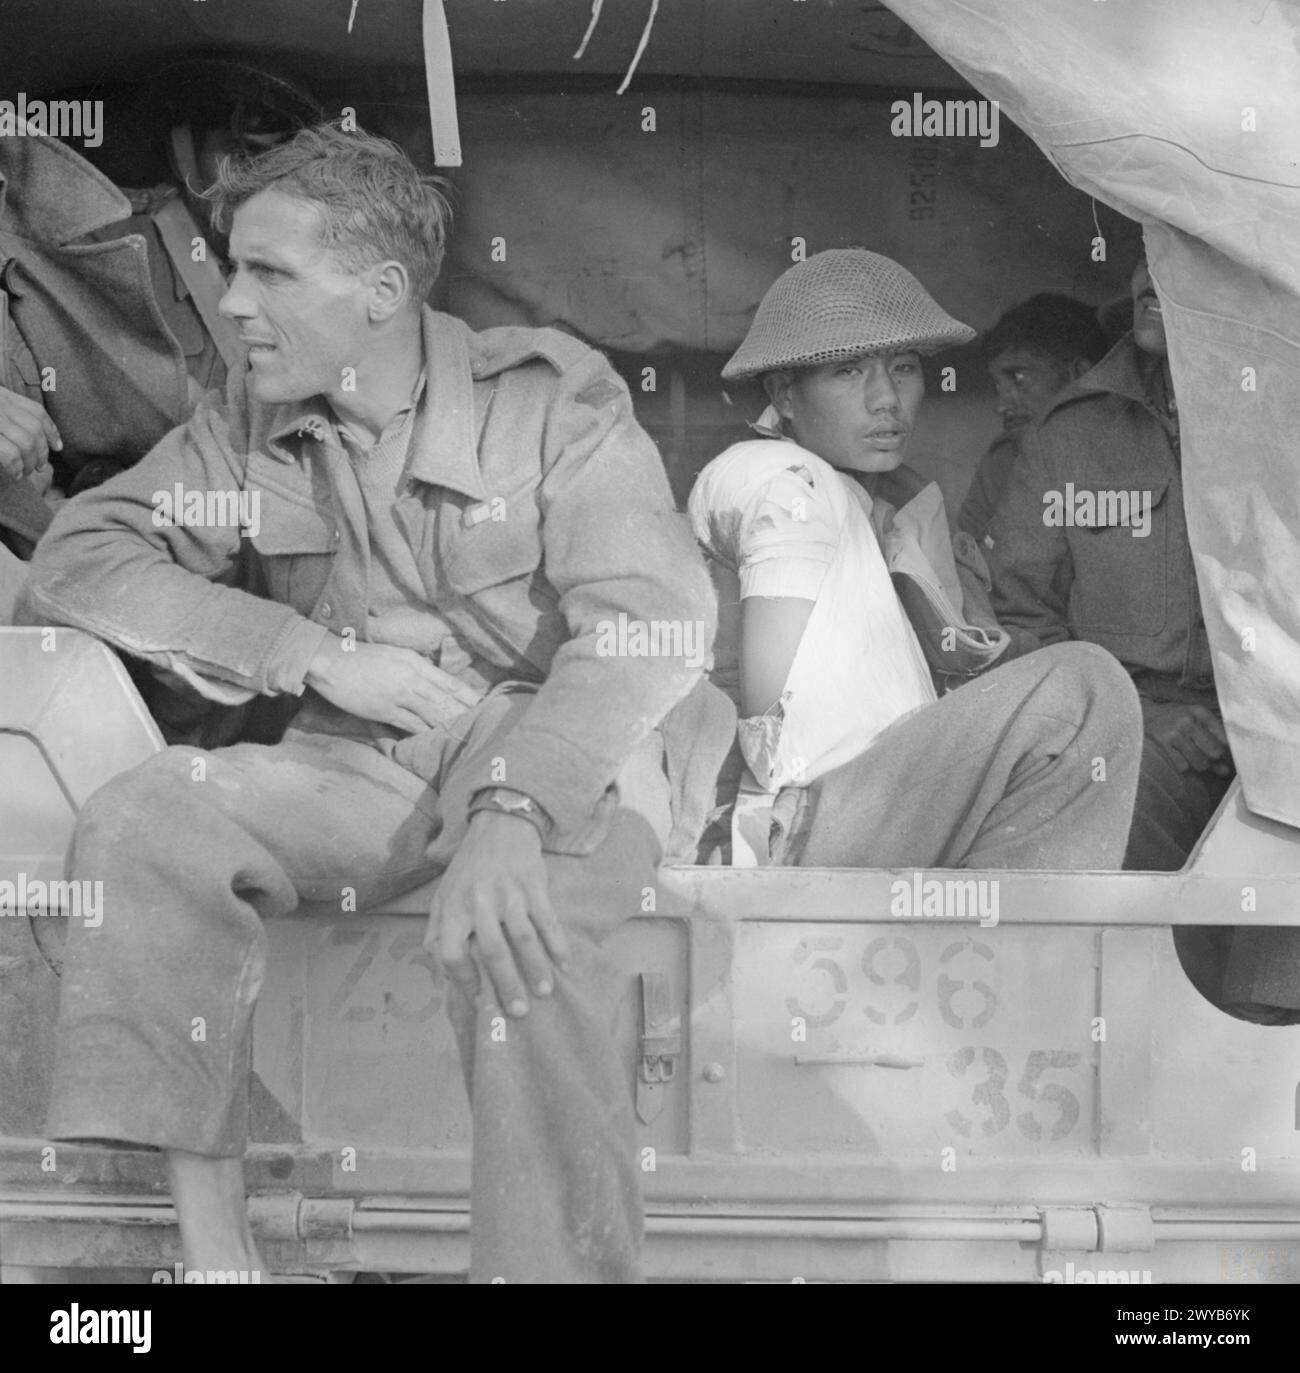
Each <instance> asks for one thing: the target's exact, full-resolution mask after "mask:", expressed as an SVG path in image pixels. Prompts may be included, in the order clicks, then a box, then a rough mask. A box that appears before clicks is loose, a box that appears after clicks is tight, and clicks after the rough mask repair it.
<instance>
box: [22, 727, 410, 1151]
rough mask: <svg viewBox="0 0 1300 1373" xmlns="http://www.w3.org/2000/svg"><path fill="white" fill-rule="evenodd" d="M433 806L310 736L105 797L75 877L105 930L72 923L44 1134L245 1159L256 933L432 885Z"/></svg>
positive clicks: (171, 768) (86, 821)
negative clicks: (278, 921) (323, 909)
mask: <svg viewBox="0 0 1300 1373" xmlns="http://www.w3.org/2000/svg"><path fill="white" fill-rule="evenodd" d="M425 794H426V789H425V788H424V786H423V784H422V783H420V782H419V781H418V779H416V778H414V777H412V776H411V775H410V774H409V773H407V772H405V771H404V770H403V769H401V768H399V767H397V766H396V765H394V764H393V763H390V762H389V761H388V760H386V759H384V758H382V757H380V756H379V755H378V754H376V753H375V752H374V751H373V750H370V749H367V748H365V747H364V746H362V745H360V744H354V743H351V742H350V741H346V740H335V739H321V740H320V741H319V742H316V741H314V740H313V738H312V737H311V736H301V735H299V736H297V738H296V739H295V741H294V742H287V743H283V744H279V745H276V746H274V747H271V748H265V747H260V746H257V745H238V746H236V747H233V748H229V749H219V750H216V751H215V752H211V753H205V752H203V751H202V750H195V749H182V748H173V749H168V750H166V751H165V752H163V753H160V754H158V755H156V756H155V757H154V758H152V759H150V760H149V761H148V762H147V763H144V764H143V765H142V766H140V767H138V768H135V769H133V770H132V771H131V772H128V773H124V774H123V775H122V776H120V777H118V778H115V779H114V780H113V781H111V782H109V783H108V784H107V785H106V786H104V787H102V788H101V789H100V790H99V791H98V792H96V793H95V795H94V796H92V797H91V799H90V800H89V802H88V803H87V804H86V806H85V807H84V809H83V810H82V813H81V815H80V817H79V818H78V823H77V829H76V833H75V837H74V840H73V848H72V855H71V863H70V871H69V876H70V877H71V878H73V879H75V880H79V881H84V882H99V883H102V884H103V886H102V892H103V904H102V920H101V922H100V923H99V924H98V926H97V927H94V928H89V927H87V925H86V923H85V922H75V921H74V922H70V923H71V926H72V928H70V930H69V937H68V949H67V957H66V961H65V965H64V971H63V981H62V988H61V1000H60V1011H59V1023H58V1031H57V1037H56V1045H55V1060H54V1075H53V1089H52V1094H51V1102H50V1110H49V1117H48V1122H47V1132H48V1134H49V1136H50V1137H51V1138H56V1139H70V1140H78V1139H81V1140H109V1141H118V1142H124V1143H130V1144H136V1145H152V1146H156V1147H159V1148H163V1149H168V1150H180V1151H183V1152H185V1153H188V1154H192V1155H198V1156H206V1157H209V1158H211V1157H223V1158H232V1159H233V1158H238V1157H240V1156H241V1155H242V1154H243V1151H244V1146H245V1140H246V1129H247V1117H248V1106H247V1099H248V1062H249V1031H250V1019H251V1013H252V1007H253V1003H254V1001H255V999H256V996H257V991H258V988H259V986H260V984H261V980H262V971H263V963H264V949H265V943H266V938H265V934H264V932H263V929H262V921H263V920H264V919H265V918H266V917H267V916H272V915H278V914H282V913H284V912H287V911H290V910H292V909H293V908H294V906H295V905H296V904H297V902H298V899H299V897H300V896H301V897H303V898H304V899H309V900H317V901H324V900H333V901H339V900H340V897H341V890H342V888H343V887H345V886H347V887H352V888H354V889H355V891H356V899H357V904H358V906H364V905H365V904H366V903H367V902H368V901H373V900H375V899H378V898H380V897H383V896H386V895H389V894H392V893H393V892H396V891H400V890H403V889H405V888H409V887H411V886H414V885H416V884H418V883H419V882H420V881H422V880H424V879H425V878H426V877H428V876H430V875H431V871H432V870H431V868H430V865H429V862H428V860H427V858H426V857H425V850H426V848H427V846H428V843H429V839H430V836H431V834H432V833H433V829H434V825H435V821H434V820H433V819H432V818H431V816H430V814H429V813H428V812H427V810H426V809H424V807H427V806H428V804H429V803H428V802H427V801H426V800H424V799H423V798H424V797H425Z"/></svg>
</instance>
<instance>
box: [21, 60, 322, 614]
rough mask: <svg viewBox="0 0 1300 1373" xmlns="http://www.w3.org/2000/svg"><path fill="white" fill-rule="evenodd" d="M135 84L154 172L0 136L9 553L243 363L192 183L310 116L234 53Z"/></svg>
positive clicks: (305, 106)
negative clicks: (125, 175) (147, 175)
mask: <svg viewBox="0 0 1300 1373" xmlns="http://www.w3.org/2000/svg"><path fill="white" fill-rule="evenodd" d="M147 84H148V90H149V91H150V92H153V91H161V92H162V94H161V95H160V96H154V95H152V94H150V95H148V96H146V97H145V98H146V101H147V102H148V105H149V107H150V113H151V115H152V117H153V120H154V122H155V123H156V125H157V127H158V128H159V129H160V131H161V130H165V141H166V145H167V156H168V162H169V165H170V168H171V173H172V179H171V181H170V182H168V183H166V184H162V185H157V186H153V187H150V188H148V189H144V190H136V189H128V190H125V191H123V190H119V189H118V187H116V186H114V185H113V184H112V182H111V181H110V180H109V179H108V178H107V177H105V176H104V175H103V174H102V173H101V172H99V171H97V170H96V169H95V167H93V166H92V165H91V164H90V163H89V162H87V161H86V160H85V159H83V158H82V157H81V155H80V154H79V153H77V152H75V151H74V150H73V149H71V148H69V147H67V146H66V145H65V144H63V143H61V142H59V141H58V140H57V139H53V138H49V137H46V136H42V135H36V136H31V137H23V138H7V139H2V140H0V543H3V544H4V545H5V546H6V547H7V548H8V550H10V551H11V552H12V553H14V554H16V555H17V556H18V557H19V558H26V557H29V556H30V554H31V551H32V548H33V547H34V546H35V543H36V541H37V540H38V539H39V538H40V536H41V534H42V533H43V532H44V530H45V528H46V526H47V525H48V524H49V520H50V516H51V506H53V505H56V504H57V503H58V501H59V500H60V499H61V498H62V496H63V495H64V494H75V493H76V492H77V491H80V490H84V489H85V488H86V487H88V486H93V485H96V484H98V483H99V482H101V481H103V480H105V478H107V477H108V476H111V475H112V474H113V473H114V472H117V471H120V470H122V469H123V468H124V467H128V466H130V465H131V464H132V463H134V462H135V461H136V460H137V459H138V458H139V457H140V456H141V455H142V454H144V453H145V452H147V451H148V450H149V449H150V448H151V447H152V446H153V445H154V444H155V443H156V442H157V441H158V439H159V438H161V437H162V435H163V434H165V433H166V432H167V431H168V430H170V429H172V428H173V427H175V425H177V424H179V423H181V422H182V421H183V420H184V419H185V418H186V417H187V416H188V415H189V414H190V412H191V411H192V410H193V408H194V405H195V404H196V403H197V401H198V399H199V397H200V396H202V395H203V393H204V392H205V391H207V390H209V389H212V388H214V387H220V386H223V385H224V384H225V380H226V374H227V371H228V370H230V369H231V368H235V367H240V366H242V365H243V356H242V349H241V347H240V345H239V341H238V337H237V335H236V332H235V331H234V330H233V329H232V327H231V326H230V324H229V322H228V321H225V320H222V319H221V318H220V316H219V315H218V314H217V309H216V306H217V302H218V301H219V300H220V298H221V295H222V293H223V292H224V289H225V287H224V283H223V272H222V265H223V264H222V255H223V253H224V249H225V245H224V241H223V239H222V238H221V237H220V236H219V235H217V234H216V233H215V232H214V230H213V226H212V224H211V222H210V219H209V212H208V208H207V205H206V202H204V201H203V200H202V198H201V197H200V196H199V194H198V193H199V192H200V191H201V190H202V189H203V188H204V187H206V186H207V185H209V184H210V183H211V182H212V180H213V179H214V178H215V175H216V166H217V162H218V161H219V159H220V158H221V157H223V156H225V155H227V154H255V153H257V152H261V151H263V150H265V149H266V148H267V147H270V146H272V145H273V144H275V143H277V142H280V141H282V140H283V139H284V138H287V137H289V136H290V135H291V134H292V133H293V132H294V131H295V130H296V129H298V128H301V127H303V126H304V125H306V124H310V123H314V122H316V121H317V120H318V119H319V118H320V116H321V109H320V106H319V105H318V104H317V103H316V102H315V100H314V99H313V98H312V97H311V96H310V95H308V94H307V93H306V92H305V91H304V90H302V89H301V88H299V87H298V86H296V85H294V84H293V83H292V82H290V81H288V80H286V79H284V78H283V77H281V76H278V75H276V74H275V73H272V72H269V71H265V70H262V69H260V68H257V67H252V66H249V65H247V64H246V63H242V62H236V61H229V60H223V59H201V60H193V61H187V62H181V63H175V64H172V65H171V66H168V67H165V68H163V69H162V70H161V71H159V72H157V73H154V74H152V75H151V77H150V78H149V81H148V83H147ZM7 579H8V580H12V565H11V564H10V575H9V577H8V578H7ZM2 602H3V596H2V595H0V612H2V611H3V603H2Z"/></svg>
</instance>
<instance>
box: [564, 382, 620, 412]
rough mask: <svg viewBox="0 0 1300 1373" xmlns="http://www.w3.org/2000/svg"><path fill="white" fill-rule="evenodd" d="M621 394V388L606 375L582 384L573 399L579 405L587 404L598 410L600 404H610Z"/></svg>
mask: <svg viewBox="0 0 1300 1373" xmlns="http://www.w3.org/2000/svg"><path fill="white" fill-rule="evenodd" d="M622 394H623V392H622V390H621V388H620V387H619V386H618V385H617V384H616V383H615V382H612V381H611V380H610V379H609V378H608V377H597V378H596V380H595V381H593V382H590V383H589V384H588V385H586V386H584V387H583V388H582V390H581V391H579V392H578V394H577V395H576V396H574V398H573V399H574V400H575V401H576V402H577V403H578V404H579V405H589V406H591V408H592V409H593V410H599V409H601V407H602V406H605V405H612V404H613V403H614V402H615V401H616V400H618V398H619V397H620V396H621V395H622Z"/></svg>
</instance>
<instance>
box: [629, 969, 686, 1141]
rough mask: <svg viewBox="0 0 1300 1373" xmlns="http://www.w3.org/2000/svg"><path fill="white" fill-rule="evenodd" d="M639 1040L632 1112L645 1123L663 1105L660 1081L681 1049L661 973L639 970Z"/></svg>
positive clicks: (673, 1071)
mask: <svg viewBox="0 0 1300 1373" xmlns="http://www.w3.org/2000/svg"><path fill="white" fill-rule="evenodd" d="M637 987H638V990H639V992H640V998H639V999H640V1006H641V1040H640V1046H639V1049H640V1053H639V1060H638V1068H637V1075H636V1115H637V1119H638V1120H639V1121H640V1122H641V1123H642V1124H643V1125H649V1124H650V1123H651V1121H653V1120H654V1119H655V1118H656V1117H657V1116H658V1115H659V1113H660V1112H661V1111H662V1110H663V1108H664V1097H663V1091H664V1085H665V1084H666V1083H669V1082H671V1081H672V1080H673V1078H674V1077H675V1076H676V1075H677V1057H678V1055H679V1054H680V1053H681V1051H682V1036H681V1030H680V1021H679V1019H678V1017H677V1016H676V1015H674V1013H673V1001H672V994H671V992H670V991H669V987H668V978H667V977H666V976H665V975H664V974H663V973H639V974H638V975H637Z"/></svg>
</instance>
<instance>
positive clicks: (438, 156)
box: [424, 0, 460, 167]
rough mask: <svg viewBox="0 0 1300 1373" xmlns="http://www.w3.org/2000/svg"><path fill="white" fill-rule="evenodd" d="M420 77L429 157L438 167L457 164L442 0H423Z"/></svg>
mask: <svg viewBox="0 0 1300 1373" xmlns="http://www.w3.org/2000/svg"><path fill="white" fill-rule="evenodd" d="M424 78H425V82H426V84H427V87H428V91H429V129H430V131H431V132H432V134H433V160H434V161H435V162H436V163H437V164H438V166H439V167H459V166H460V128H459V126H458V124H457V121H456V84H455V78H454V76H453V74H452V69H451V38H450V37H449V36H448V33H447V15H446V12H445V11H444V10H443V7H442V0H424Z"/></svg>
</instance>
